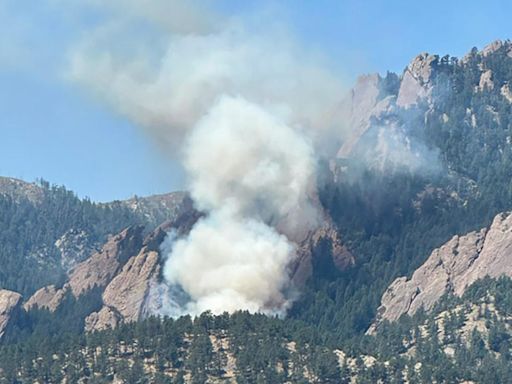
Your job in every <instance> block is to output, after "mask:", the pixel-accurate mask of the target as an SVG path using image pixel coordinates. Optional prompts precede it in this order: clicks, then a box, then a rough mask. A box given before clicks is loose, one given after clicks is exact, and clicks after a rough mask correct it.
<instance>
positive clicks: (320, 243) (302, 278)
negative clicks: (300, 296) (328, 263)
mask: <svg viewBox="0 0 512 384" xmlns="http://www.w3.org/2000/svg"><path fill="white" fill-rule="evenodd" d="M319 252H320V253H321V254H322V255H323V256H325V257H330V258H331V259H332V263H333V264H334V266H335V267H336V268H338V270H340V271H344V270H346V269H348V268H350V267H351V266H353V265H354V263H355V259H354V256H353V255H352V253H351V252H350V251H349V250H348V249H347V247H346V246H345V245H344V244H343V243H342V241H341V238H340V236H339V234H338V232H337V231H336V230H335V228H334V225H333V224H332V223H331V221H330V220H328V219H326V221H325V222H324V224H323V225H322V226H321V227H320V228H318V229H316V230H314V231H311V232H310V233H309V234H308V235H307V236H306V238H305V239H304V240H303V241H301V242H300V243H299V244H298V247H297V259H296V262H295V263H293V264H292V265H291V266H290V270H291V277H292V281H293V283H294V284H295V285H297V286H302V285H304V284H305V282H306V281H307V280H308V279H309V277H310V276H311V275H312V273H313V262H314V258H315V257H318V256H319V255H318V253H319Z"/></svg>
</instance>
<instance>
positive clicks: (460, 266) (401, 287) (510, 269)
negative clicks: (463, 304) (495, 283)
mask: <svg viewBox="0 0 512 384" xmlns="http://www.w3.org/2000/svg"><path fill="white" fill-rule="evenodd" d="M501 275H507V276H512V214H510V213H509V214H505V213H503V214H499V215H497V216H496V217H495V218H494V220H493V222H492V224H491V226H490V227H489V228H484V229H482V230H480V231H475V232H470V233H468V234H466V235H464V236H454V237H453V238H452V239H451V240H450V241H448V242H447V243H446V244H444V245H443V246H441V247H440V248H438V249H435V250H434V251H433V252H432V254H431V255H430V257H429V258H428V259H427V261H426V262H425V263H424V264H423V265H422V266H421V267H419V268H418V269H417V270H416V271H415V272H414V274H413V275H412V277H411V278H410V279H408V278H406V277H399V278H398V279H396V280H395V281H394V282H393V283H392V284H391V285H390V286H389V287H388V289H387V290H386V292H385V293H384V295H383V296H382V300H381V306H380V308H379V310H378V316H377V320H376V322H375V323H374V324H373V325H372V327H371V328H370V330H369V332H370V333H371V332H373V331H374V330H375V329H376V327H377V326H378V324H379V323H380V322H381V321H383V320H389V321H395V320H397V319H398V318H400V316H402V315H404V314H407V315H413V314H414V313H416V311H417V310H418V309H420V308H424V309H425V310H426V311H428V310H430V309H431V308H432V307H433V306H434V304H435V303H436V302H437V301H438V300H439V299H440V298H441V297H442V296H443V295H444V294H445V293H446V292H453V293H454V294H455V295H458V296H460V295H462V294H463V293H464V291H465V289H466V288H467V287H468V286H470V285H471V284H472V283H474V282H475V281H476V280H478V279H481V278H484V277H486V276H490V277H493V278H495V277H499V276H501Z"/></svg>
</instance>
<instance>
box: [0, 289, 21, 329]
mask: <svg viewBox="0 0 512 384" xmlns="http://www.w3.org/2000/svg"><path fill="white" fill-rule="evenodd" d="M20 307H21V295H20V294H19V293H17V292H13V291H8V290H6V289H0V339H1V338H2V337H3V335H4V333H5V331H6V329H7V327H8V326H9V323H10V321H11V320H12V317H13V314H15V312H16V311H17V310H18V309H19V308H20Z"/></svg>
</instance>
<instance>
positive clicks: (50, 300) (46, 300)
mask: <svg viewBox="0 0 512 384" xmlns="http://www.w3.org/2000/svg"><path fill="white" fill-rule="evenodd" d="M65 294H66V291H65V290H64V289H57V288H55V286H54V285H49V286H47V287H43V288H41V289H39V290H37V291H36V292H35V293H34V294H33V295H32V296H31V297H30V298H29V299H28V300H27V302H26V303H25V304H24V305H23V308H25V310H26V311H28V310H30V309H32V308H41V309H48V310H49V311H51V312H53V311H55V310H56V309H57V307H58V306H59V304H60V303H61V302H62V299H63V298H64V295H65Z"/></svg>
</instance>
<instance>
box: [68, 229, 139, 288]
mask: <svg viewBox="0 0 512 384" xmlns="http://www.w3.org/2000/svg"><path fill="white" fill-rule="evenodd" d="M142 230H143V228H142V227H138V226H134V227H129V228H127V229H125V230H124V231H122V232H121V233H120V234H118V235H116V236H113V237H111V238H110V239H109V241H108V242H107V243H106V244H105V245H104V246H103V248H102V249H101V250H100V251H99V252H97V253H95V254H94V255H92V256H91V257H90V258H88V259H87V260H85V261H84V262H82V263H80V264H78V265H77V266H76V268H75V269H74V270H73V272H72V273H71V275H70V277H69V283H68V284H69V288H70V289H71V291H72V292H73V295H74V296H75V297H78V296H80V295H81V294H83V293H84V292H86V291H88V290H90V289H91V288H93V287H95V286H97V287H104V286H106V285H107V284H108V283H109V282H110V281H111V280H112V278H113V277H114V276H115V275H116V273H117V272H118V271H119V270H120V268H121V267H122V266H123V265H124V264H125V263H126V262H127V261H128V260H129V258H130V257H131V256H134V255H136V254H137V253H138V252H139V250H140V248H141V247H142V240H143V238H142Z"/></svg>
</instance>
